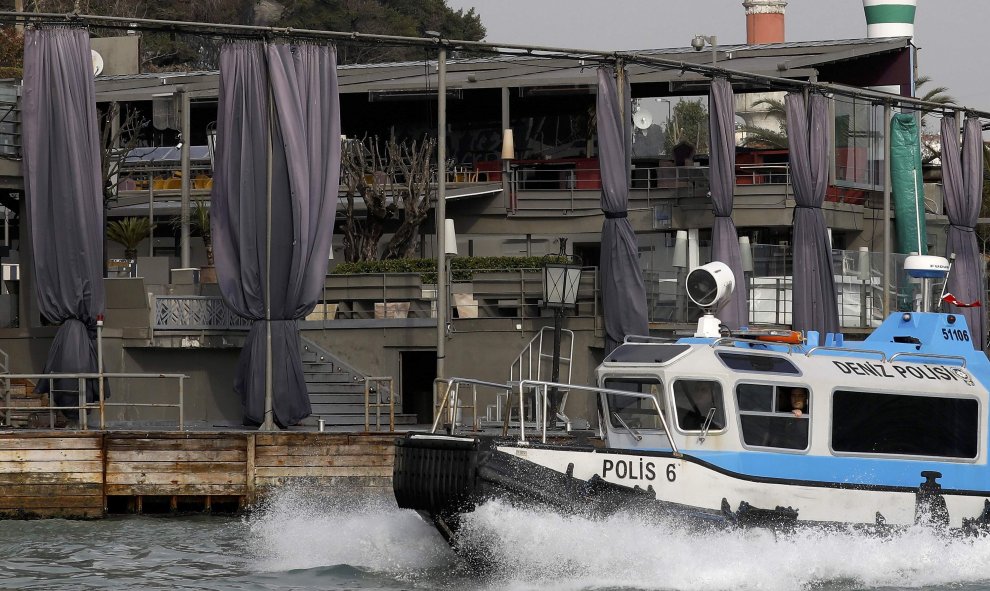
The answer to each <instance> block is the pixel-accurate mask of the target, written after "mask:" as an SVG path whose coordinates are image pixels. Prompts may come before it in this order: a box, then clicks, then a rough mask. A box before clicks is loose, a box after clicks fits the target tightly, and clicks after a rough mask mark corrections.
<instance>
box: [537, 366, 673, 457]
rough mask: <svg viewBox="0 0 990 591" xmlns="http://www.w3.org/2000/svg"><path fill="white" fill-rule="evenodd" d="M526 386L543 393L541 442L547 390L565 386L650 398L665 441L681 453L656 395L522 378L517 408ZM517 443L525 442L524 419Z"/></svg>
mask: <svg viewBox="0 0 990 591" xmlns="http://www.w3.org/2000/svg"><path fill="white" fill-rule="evenodd" d="M527 388H531V389H533V390H534V391H535V392H538V393H539V392H542V393H543V409H544V412H543V413H542V415H543V416H542V417H541V418H542V422H543V437H542V443H546V442H547V413H546V408H547V391H548V390H549V389H550V388H558V389H561V388H567V389H570V390H576V391H578V392H591V393H595V394H612V395H614V396H625V397H628V398H640V399H648V400H650V401H651V402H652V403H653V407H654V408H655V409H656V411H657V415H658V416H659V417H660V422H661V424H663V432H664V435H666V436H667V441H668V442H669V443H670V449H671V450H673V453H674V456H676V457H680V455H681V452H680V451H679V450H678V449H677V444H676V443H674V439H673V437H671V435H670V426H669V425H667V419H666V417H665V416H664V414H663V409H662V408H660V402H659V401H658V400H657V397H656V396H654V395H652V394H643V393H641V392H629V391H628V390H613V389H610V388H598V387H591V386H578V385H576V384H560V383H556V382H543V381H537V380H523V381H521V382H519V408H522V407H523V396H524V392H525V390H526V389H527ZM519 443H520V444H525V443H526V422H525V421H519Z"/></svg>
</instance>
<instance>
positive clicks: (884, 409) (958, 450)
mask: <svg viewBox="0 0 990 591" xmlns="http://www.w3.org/2000/svg"><path fill="white" fill-rule="evenodd" d="M979 411H980V408H979V403H978V402H977V401H976V400H975V399H972V398H935V397H933V396H912V395H907V394H877V393H873V392H849V391H842V390H839V391H836V392H835V394H834V395H833V396H832V449H833V450H835V451H837V452H851V453H876V454H897V455H908V456H936V457H947V458H975V457H976V455H977V451H978V449H979V428H980V419H979Z"/></svg>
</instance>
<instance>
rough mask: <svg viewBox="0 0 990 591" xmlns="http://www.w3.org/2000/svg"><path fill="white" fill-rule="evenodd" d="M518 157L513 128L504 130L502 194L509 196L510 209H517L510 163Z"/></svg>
mask: <svg viewBox="0 0 990 591" xmlns="http://www.w3.org/2000/svg"><path fill="white" fill-rule="evenodd" d="M515 157H516V146H515V141H514V140H513V138H512V128H511V127H510V128H506V129H503V130H502V194H503V195H508V196H509V202H508V204H507V205H508V209H509V211H513V212H514V211H515V210H516V204H515V199H514V198H513V196H512V180H511V179H510V178H509V174H510V173H511V170H510V168H509V163H510V162H511V161H512V159H513V158H515Z"/></svg>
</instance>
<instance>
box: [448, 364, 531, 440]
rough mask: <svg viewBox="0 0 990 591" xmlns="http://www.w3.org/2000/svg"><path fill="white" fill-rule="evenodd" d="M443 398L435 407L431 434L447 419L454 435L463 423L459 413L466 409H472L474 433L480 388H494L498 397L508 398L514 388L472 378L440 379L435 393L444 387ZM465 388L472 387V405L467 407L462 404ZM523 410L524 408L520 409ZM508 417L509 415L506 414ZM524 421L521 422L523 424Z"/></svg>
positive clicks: (476, 426) (476, 423)
mask: <svg viewBox="0 0 990 591" xmlns="http://www.w3.org/2000/svg"><path fill="white" fill-rule="evenodd" d="M444 385H445V387H444V388H443V396H442V397H440V401H439V403H438V404H436V405H435V411H434V413H433V417H434V418H433V426H432V428H431V429H430V433H436V432H437V429H438V428H439V427H440V423H441V420H443V419H446V422H447V425H449V430H448V432H449V434H451V435H453V434H454V432H455V431H456V430H457V425H458V423H460V422H461V420H460V417H458V413H460V412H463V411H464V409H466V408H468V407H470V409H471V413H472V418H473V421H472V423H471V428H472V430H474V431H477V430H478V388H479V387H482V388H493V389H495V390H497V392H496V395H503V393H504V395H505V396H506V397H508V396H509V395H510V394H511V392H512V387H511V386H510V385H508V384H499V383H498V382H486V381H484V380H473V379H470V378H449V379H440V378H438V379H437V380H435V381H434V389H433V391H434V392H439V391H440V388H441V387H443V386H444ZM464 386H470V387H471V404H470V405H465V404H461V402H460V400H461V392H460V391H461V388H462V387H464ZM520 408H522V407H520ZM506 417H508V414H506ZM522 422H523V421H520V423H522Z"/></svg>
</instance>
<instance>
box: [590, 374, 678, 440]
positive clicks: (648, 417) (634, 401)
mask: <svg viewBox="0 0 990 591" xmlns="http://www.w3.org/2000/svg"><path fill="white" fill-rule="evenodd" d="M602 387H603V388H607V389H609V390H624V391H626V392H639V393H640V394H650V395H652V396H653V398H654V399H657V400H658V401H659V399H660V393H661V392H663V384H662V383H661V382H660V380H659V379H657V378H609V379H606V380H605V382H604V383H603V384H602ZM605 400H606V402H607V405H608V418H609V424H611V425H612V426H613V427H615V428H617V429H622V428H623V425H622V423H625V424H626V426H628V427H629V428H631V429H657V430H663V423H662V422H661V421H660V416H659V415H658V414H657V406H656V405H655V404H654V403H653V400H651V399H649V398H633V397H630V396H622V395H621V394H606V395H605ZM620 419H621V420H620Z"/></svg>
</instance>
